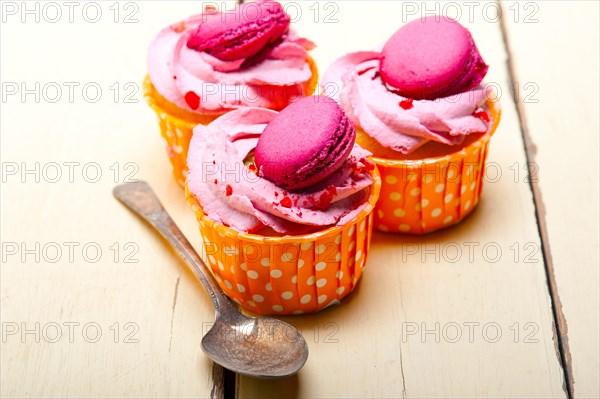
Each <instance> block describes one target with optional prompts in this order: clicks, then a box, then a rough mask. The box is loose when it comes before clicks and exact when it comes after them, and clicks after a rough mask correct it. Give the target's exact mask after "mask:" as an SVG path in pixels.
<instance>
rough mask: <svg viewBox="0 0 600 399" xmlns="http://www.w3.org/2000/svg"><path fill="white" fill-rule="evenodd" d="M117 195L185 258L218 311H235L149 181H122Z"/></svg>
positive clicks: (117, 188)
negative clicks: (124, 182) (123, 182)
mask: <svg viewBox="0 0 600 399" xmlns="http://www.w3.org/2000/svg"><path fill="white" fill-rule="evenodd" d="M113 194H114V196H115V197H116V198H117V199H118V200H119V201H120V202H122V203H123V204H124V205H125V206H127V207H128V208H129V209H131V210H132V211H134V212H135V213H137V214H138V215H139V216H140V217H141V218H142V219H144V220H145V221H147V222H148V223H149V224H150V225H151V226H152V227H154V228H155V229H156V230H157V231H158V232H159V233H160V234H161V235H162V236H163V237H164V238H165V239H166V240H167V241H168V242H169V244H171V246H172V247H173V248H174V249H175V250H176V251H177V253H178V254H179V255H180V256H181V257H182V258H183V260H185V263H187V265H188V266H189V267H190V268H191V269H192V272H193V273H194V274H195V275H196V277H198V279H199V280H200V281H201V282H202V284H203V285H204V287H205V288H206V290H207V291H208V293H209V294H210V299H211V300H212V302H213V303H214V305H215V310H216V312H217V313H218V314H222V313H226V312H227V311H228V310H231V308H232V305H231V303H230V302H229V300H228V299H227V298H225V295H224V294H223V292H222V291H221V288H219V286H218V285H217V283H216V282H215V279H214V277H213V276H212V274H211V272H210V271H209V269H208V267H207V266H206V264H205V263H204V262H203V261H202V259H201V258H200V256H198V253H197V252H196V250H195V249H194V248H193V247H192V245H191V244H190V242H189V241H188V240H187V238H185V236H184V235H183V233H182V232H181V230H179V227H177V225H176V224H175V222H174V221H173V219H172V218H171V216H169V214H168V213H167V211H166V210H165V208H163V206H162V204H161V203H160V201H159V200H158V198H157V197H156V194H154V191H152V188H150V186H149V185H148V183H146V182H144V181H138V182H137V183H126V184H121V185H119V186H116V187H115V188H114V189H113Z"/></svg>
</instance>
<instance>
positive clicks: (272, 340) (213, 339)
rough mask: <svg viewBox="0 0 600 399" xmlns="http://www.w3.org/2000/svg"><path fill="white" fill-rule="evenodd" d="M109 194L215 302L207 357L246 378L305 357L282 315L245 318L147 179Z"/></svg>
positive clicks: (278, 371)
mask: <svg viewBox="0 0 600 399" xmlns="http://www.w3.org/2000/svg"><path fill="white" fill-rule="evenodd" d="M113 193H114V195H115V197H116V198H117V199H118V200H119V201H121V202H122V203H123V204H125V205H126V206H127V207H128V208H129V209H131V210H132V211H134V212H135V213H137V214H138V215H139V216H141V217H142V218H143V219H144V220H146V221H147V222H148V223H150V225H152V226H153V227H154V228H155V229H156V230H158V232H159V233H160V234H161V235H162V236H163V237H164V238H165V239H166V240H167V241H168V242H169V243H170V244H171V246H172V247H173V248H174V249H175V250H176V251H177V252H178V253H179V255H180V256H181V257H182V258H183V259H184V260H185V262H186V263H187V264H188V266H189V267H190V268H191V270H192V272H193V273H194V274H195V275H196V277H198V279H199V280H200V281H201V282H202V284H203V285H204V287H205V288H206V290H207V291H208V293H209V294H210V298H211V299H212V301H213V304H214V305H215V323H214V325H213V327H212V328H211V329H210V330H209V331H208V333H206V335H205V336H204V338H202V350H203V351H204V352H205V353H206V354H207V355H208V357H210V358H211V359H212V360H213V361H215V363H218V364H220V365H221V366H223V367H225V368H227V369H229V370H231V371H235V372H236V373H240V374H244V375H247V376H250V377H261V378H278V377H287V376H290V375H293V374H295V373H297V372H298V370H300V368H302V366H303V365H304V363H305V362H306V359H307V358H308V346H307V345H306V341H305V340H304V338H303V337H302V334H301V333H300V332H299V331H298V330H297V329H296V328H294V327H292V326H291V325H289V324H287V323H284V322H283V321H281V320H277V319H272V318H260V319H259V318H255V317H247V316H244V315H243V314H241V313H240V312H239V311H238V310H237V309H236V308H235V307H233V305H231V303H230V302H229V300H228V299H227V298H226V297H225V295H224V294H223V292H222V291H221V289H220V288H219V286H218V285H217V283H216V282H215V280H214V277H213V276H212V274H211V272H210V271H209V269H208V267H207V266H206V264H205V263H204V262H203V261H202V259H200V257H199V256H198V254H197V253H196V251H195V250H194V248H193V247H192V246H191V245H190V243H189V241H188V240H187V239H186V238H185V237H184V235H183V233H182V232H181V230H179V228H178V227H177V225H176V224H175V222H174V221H173V219H171V217H170V216H169V214H168V213H167V212H166V211H165V209H164V208H163V207H162V205H161V203H160V201H159V200H158V198H157V197H156V195H155V194H154V192H153V191H152V189H151V188H150V186H149V185H148V184H147V183H145V182H142V181H139V182H137V183H128V184H122V185H119V186H117V187H115V188H114V190H113Z"/></svg>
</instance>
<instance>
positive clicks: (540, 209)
mask: <svg viewBox="0 0 600 399" xmlns="http://www.w3.org/2000/svg"><path fill="white" fill-rule="evenodd" d="M497 3H498V5H499V6H500V7H501V8H502V9H503V10H502V11H503V12H502V14H501V16H500V30H501V31H502V41H503V42H504V48H505V50H506V54H507V57H508V59H507V69H508V76H509V79H510V82H509V83H510V84H512V82H516V81H517V80H516V71H515V66H514V64H513V58H512V53H511V47H510V43H509V39H508V34H507V30H508V27H507V25H506V22H505V19H504V17H503V15H505V14H506V9H505V7H504V6H503V4H502V2H500V1H497ZM513 102H514V103H515V106H516V109H517V115H518V118H519V125H520V126H521V135H522V136H523V143H524V146H525V156H526V158H527V164H528V165H530V164H532V163H535V159H536V152H537V147H536V146H535V143H534V142H533V140H532V138H531V136H530V135H529V129H528V126H527V119H526V114H525V109H524V107H523V106H522V104H521V103H520V102H519V99H518V98H516V97H515V93H513ZM528 176H529V179H528V180H529V187H530V189H531V192H532V194H533V203H534V206H535V213H536V215H535V216H536V221H537V226H538V234H539V235H540V239H541V241H542V256H543V260H544V266H545V272H546V282H547V284H548V290H549V292H550V299H551V305H552V313H553V316H554V325H553V331H554V335H555V336H556V340H555V342H554V343H555V349H556V356H557V357H558V359H559V360H560V363H561V365H562V369H563V373H564V378H565V385H566V386H565V385H563V390H564V391H565V393H566V394H567V398H568V399H572V398H574V394H573V391H574V384H575V381H574V379H573V367H572V359H571V352H570V350H569V336H568V332H569V328H568V326H567V319H566V318H565V315H564V313H563V310H562V303H561V301H560V296H559V294H558V288H557V286H556V277H555V275H554V264H553V262H552V252H551V250H550V241H549V239H548V229H547V224H546V207H545V205H544V199H543V198H542V192H541V190H540V187H539V186H538V184H537V181H536V180H535V179H534V178H532V176H531V171H530V169H529V168H528Z"/></svg>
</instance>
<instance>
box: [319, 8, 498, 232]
mask: <svg viewBox="0 0 600 399" xmlns="http://www.w3.org/2000/svg"><path fill="white" fill-rule="evenodd" d="M487 70H488V66H487V65H486V64H485V62H484V61H483V59H482V58H481V55H480V54H479V51H478V50H477V47H476V46H475V43H474V41H473V38H472V37H471V34H470V33H469V31H468V30H467V29H465V28H464V27H463V26H461V25H460V24H459V23H458V22H456V21H454V20H451V19H449V18H447V17H440V16H433V17H428V18H425V19H419V20H416V21H413V22H410V23H408V24H407V25H405V26H403V27H402V28H400V30H398V31H397V32H396V33H395V34H394V35H393V36H392V37H391V38H390V39H389V40H388V41H387V43H386V44H385V46H384V47H383V50H382V51H380V52H375V51H368V52H356V53H351V54H348V55H345V56H343V57H341V58H339V59H338V60H336V61H335V62H334V63H333V64H332V65H331V66H330V67H329V69H328V70H327V72H326V73H325V77H324V80H323V83H322V89H323V92H324V94H327V93H328V92H332V91H336V92H338V94H339V95H338V100H339V101H340V103H341V105H342V107H343V108H344V110H345V111H346V113H347V114H348V116H349V117H350V118H351V119H352V121H353V122H354V123H355V125H356V129H357V143H359V144H360V145H361V146H363V147H364V148H366V149H367V150H369V151H370V152H372V153H373V157H372V158H371V159H372V160H373V161H374V162H375V164H376V165H377V167H378V169H379V172H380V173H381V179H382V188H381V196H380V200H379V202H378V203H377V205H376V207H375V228H376V229H378V230H381V231H385V232H395V233H412V234H423V233H428V232H431V231H434V230H438V229H441V228H444V227H447V226H450V225H453V224H455V223H458V222H459V221H461V220H462V219H463V218H464V217H465V216H467V215H468V214H469V213H470V212H471V211H472V210H473V209H474V208H475V206H476V205H477V203H478V202H479V198H480V196H481V190H482V186H483V176H484V165H485V160H486V157H487V151H488V144H489V141H490V138H491V136H492V134H493V133H494V131H495V129H496V127H497V125H498V122H499V120H500V107H499V104H498V103H497V102H496V100H495V95H494V93H493V92H492V90H490V89H489V87H486V86H485V85H483V84H482V80H483V78H484V77H485V75H486V73H487Z"/></svg>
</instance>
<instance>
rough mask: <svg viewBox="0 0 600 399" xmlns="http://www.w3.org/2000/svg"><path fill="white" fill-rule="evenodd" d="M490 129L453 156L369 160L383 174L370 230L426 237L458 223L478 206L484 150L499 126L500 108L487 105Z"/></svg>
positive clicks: (485, 156) (484, 156)
mask: <svg viewBox="0 0 600 399" xmlns="http://www.w3.org/2000/svg"><path fill="white" fill-rule="evenodd" d="M488 109H489V111H490V113H491V116H492V126H491V127H490V130H489V131H488V132H487V133H486V134H485V135H483V136H482V137H481V138H480V139H479V140H477V141H475V142H473V143H471V144H470V145H468V146H466V147H464V148H463V149H461V150H460V151H457V152H455V153H453V154H450V155H446V156H442V157H437V158H428V159H424V160H417V161H414V160H411V161H402V160H391V159H385V158H378V157H372V158H371V159H372V160H373V161H374V162H375V164H376V165H377V167H378V169H379V172H380V173H381V180H382V187H381V196H380V199H379V201H378V202H377V204H376V206H375V211H374V228H375V229H377V230H380V231H384V232H393V233H403V234H425V233H429V232H432V231H435V230H439V229H442V228H445V227H449V226H451V225H453V224H456V223H458V222H460V221H461V220H462V219H464V218H465V217H466V216H467V215H468V214H469V213H471V212H472V211H473V209H474V208H475V207H476V206H477V204H478V203H479V199H480V197H481V191H482V189H483V179H484V176H485V161H486V158H487V153H488V145H489V141H490V138H491V136H492V135H493V134H494V132H495V130H496V127H497V126H498V123H499V122H500V114H501V112H500V107H499V105H498V104H495V103H493V102H491V101H488Z"/></svg>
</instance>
